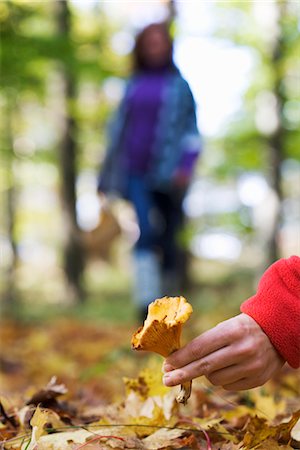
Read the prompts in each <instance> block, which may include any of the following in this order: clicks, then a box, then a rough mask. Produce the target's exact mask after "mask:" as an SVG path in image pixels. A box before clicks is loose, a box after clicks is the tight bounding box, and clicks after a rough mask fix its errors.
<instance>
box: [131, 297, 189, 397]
mask: <svg viewBox="0 0 300 450" xmlns="http://www.w3.org/2000/svg"><path fill="white" fill-rule="evenodd" d="M192 312H193V308H192V306H191V305H190V304H189V303H188V302H187V300H186V299H185V298H184V297H163V298H158V299H156V300H155V301H154V302H152V303H150V305H149V306H148V315H147V318H146V320H145V322H144V325H143V326H142V327H140V328H138V330H137V331H136V332H135V333H134V334H133V336H132V339H131V346H132V348H133V349H134V350H146V351H150V352H155V353H158V354H160V355H162V356H164V357H167V356H169V355H170V354H171V353H173V352H175V351H176V350H178V349H179V348H180V336H181V329H182V325H183V324H184V323H185V322H186V321H187V320H188V318H189V317H190V315H191V314H192ZM191 386H192V382H191V381H188V382H187V383H184V384H183V385H181V391H180V393H179V395H178V396H177V401H178V402H179V403H184V404H186V402H187V400H188V398H189V397H190V395H191Z"/></svg>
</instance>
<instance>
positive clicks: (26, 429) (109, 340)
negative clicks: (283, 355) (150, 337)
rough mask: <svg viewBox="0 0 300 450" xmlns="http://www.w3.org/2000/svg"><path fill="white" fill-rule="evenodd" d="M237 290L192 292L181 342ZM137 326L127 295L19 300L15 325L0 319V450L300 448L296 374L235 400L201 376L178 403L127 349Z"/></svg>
mask: <svg viewBox="0 0 300 450" xmlns="http://www.w3.org/2000/svg"><path fill="white" fill-rule="evenodd" d="M242 293H243V289H242V288H241V287H240V286H235V285H234V286H233V285H232V284H231V282H229V283H227V284H226V283H225V284H224V285H222V286H219V287H218V286H217V287H216V286H214V287H211V286H209V285H206V286H205V285H203V286H201V289H200V287H199V286H195V287H194V288H193V290H191V292H190V298H191V299H192V303H193V307H194V311H195V312H194V314H193V315H192V317H191V319H190V325H189V326H188V327H186V329H185V330H184V333H183V342H184V341H186V340H188V339H190V338H192V337H195V336H196V335H197V334H199V333H201V332H202V331H204V330H205V329H207V328H209V327H211V326H213V325H215V324H216V323H218V322H219V321H221V320H224V319H226V318H228V317H230V315H232V314H235V313H238V304H239V301H240V299H241V295H242ZM200 294H201V295H200ZM244 295H245V294H244ZM225 298H230V301H229V304H226V303H224V299H225ZM139 325H140V324H139V323H138V322H137V320H136V318H135V312H134V307H133V305H132V303H131V302H130V300H129V297H128V293H126V290H125V291H123V293H121V292H119V293H118V292H114V290H113V288H111V290H110V291H103V292H101V293H99V294H97V295H96V293H95V292H94V293H93V295H92V296H91V297H90V298H89V300H88V302H87V303H86V304H85V305H80V306H77V307H72V306H68V307H66V306H64V307H62V306H60V305H42V304H41V303H38V302H37V304H36V305H34V304H33V303H32V302H25V303H24V304H23V306H22V307H20V308H19V310H18V314H15V316H14V318H12V317H8V316H7V317H5V316H4V317H2V320H1V328H0V339H1V341H0V342H1V371H0V399H1V405H0V406H1V410H0V415H1V416H2V417H1V419H0V434H1V445H2V447H1V448H3V449H10V448H15V449H22V450H25V449H26V450H36V449H38V450H39V449H42V450H43V449H45V450H48V449H49V450H55V449H57V450H63V449H66V450H72V449H73V450H74V449H79V448H85V449H87V450H90V449H95V450H96V449H111V448H115V449H119V448H120V449H123V448H124V449H126V448H133V449H153V450H155V449H157V450H158V449H173V448H182V449H200V448H202V449H213V450H216V449H218V450H219V449H221V450H236V449H251V448H257V449H265V450H276V449H285V450H287V449H292V448H300V442H299V441H300V437H299V429H298V428H299V417H300V410H299V404H300V393H299V374H298V373H297V372H296V371H294V370H291V369H289V368H288V367H284V368H283V370H282V372H281V374H280V375H279V376H278V377H277V378H276V379H274V380H272V381H270V382H268V383H267V384H266V385H265V386H263V387H261V388H257V389H254V390H251V391H244V392H240V393H233V392H226V391H223V390H222V389H220V388H216V387H213V386H212V385H210V384H209V383H208V382H207V381H205V380H204V379H202V378H201V379H199V380H196V381H195V382H194V383H193V385H194V387H193V394H192V397H191V399H190V401H189V403H188V405H187V406H182V405H180V406H178V405H177V404H176V401H175V396H176V392H177V391H178V389H177V388H174V389H168V388H165V387H164V386H163V385H162V382H161V376H162V374H161V365H162V358H161V357H160V356H158V355H153V354H151V355H150V354H147V353H141V352H138V353H136V352H134V351H132V350H131V346H130V341H131V336H132V333H133V332H134V331H135V330H136V329H137V327H138V326H139ZM49 383H50V384H49ZM297 422H298V424H297Z"/></svg>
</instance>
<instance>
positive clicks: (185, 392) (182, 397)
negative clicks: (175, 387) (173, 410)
mask: <svg viewBox="0 0 300 450" xmlns="http://www.w3.org/2000/svg"><path fill="white" fill-rule="evenodd" d="M191 392H192V382H191V381H187V382H186V383H183V384H181V385H180V392H179V394H178V395H177V397H176V401H177V403H183V404H184V405H186V404H187V401H188V399H189V398H190V396H191Z"/></svg>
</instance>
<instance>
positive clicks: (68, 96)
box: [56, 0, 84, 302]
mask: <svg viewBox="0 0 300 450" xmlns="http://www.w3.org/2000/svg"><path fill="white" fill-rule="evenodd" d="M56 5H57V20H58V27H59V33H60V34H61V35H62V37H63V38H64V39H65V40H68V39H69V35H70V27H71V25H70V12H69V8H68V3H67V1H65V0H61V1H57V2H56ZM62 82H63V88H64V101H65V116H64V124H63V136H62V140H61V145H60V149H59V150H60V169H61V196H62V204H63V211H64V226H65V230H66V239H65V248H64V270H65V274H66V279H67V282H68V286H69V288H70V292H69V295H70V296H71V297H73V299H72V300H74V301H77V302H78V301H83V300H84V295H83V287H82V275H83V270H84V254H83V248H82V244H81V239H80V233H79V229H78V225H77V219H76V142H75V136H76V128H77V127H76V122H75V120H74V118H73V117H72V116H71V114H70V111H69V108H68V105H69V104H71V103H72V101H74V98H75V79H74V75H73V73H72V72H71V70H69V67H67V65H66V64H65V63H63V64H62Z"/></svg>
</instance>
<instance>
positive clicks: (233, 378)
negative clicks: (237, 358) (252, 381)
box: [207, 364, 250, 386]
mask: <svg viewBox="0 0 300 450" xmlns="http://www.w3.org/2000/svg"><path fill="white" fill-rule="evenodd" d="M249 375H250V373H249V370H248V368H247V366H245V365H244V364H234V365H232V366H229V367H226V368H222V369H220V370H216V371H215V372H211V373H210V374H209V375H208V376H207V379H208V380H209V381H210V382H211V383H212V384H214V385H215V386H224V385H228V384H232V383H236V382H237V381H239V380H242V379H244V378H248V377H249Z"/></svg>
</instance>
